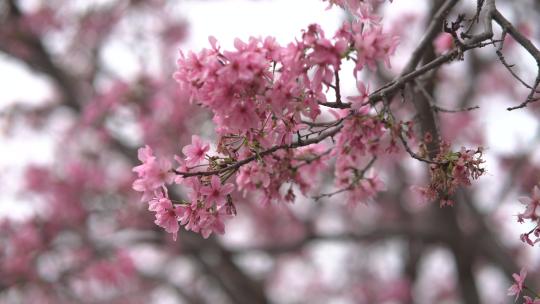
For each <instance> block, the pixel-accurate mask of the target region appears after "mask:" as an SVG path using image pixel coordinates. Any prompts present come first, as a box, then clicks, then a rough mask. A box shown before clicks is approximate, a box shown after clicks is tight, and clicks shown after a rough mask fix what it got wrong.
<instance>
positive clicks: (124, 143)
mask: <svg viewBox="0 0 540 304" xmlns="http://www.w3.org/2000/svg"><path fill="white" fill-rule="evenodd" d="M440 2H441V1H431V0H428V1H407V0H395V1H394V2H393V3H391V4H390V3H386V2H385V3H383V4H381V5H380V6H379V7H378V8H377V9H378V12H379V13H380V15H382V16H383V24H384V29H385V31H388V32H392V33H394V34H396V35H399V36H400V40H401V42H400V46H399V47H398V50H397V53H396V54H395V56H394V57H393V58H392V68H391V69H381V72H379V73H374V72H370V71H364V72H363V73H364V74H365V75H364V77H366V79H371V85H372V86H373V87H378V86H380V85H382V84H384V83H385V81H387V80H388V79H392V78H394V77H396V76H397V75H398V74H399V73H400V71H401V69H402V68H403V66H404V65H405V63H406V61H407V59H408V58H409V56H410V53H411V51H412V50H413V49H414V47H415V45H416V43H417V42H418V41H419V40H420V38H421V36H422V33H423V31H424V30H425V27H426V23H427V22H428V17H429V13H430V11H431V10H432V8H433V6H436V5H440ZM475 5H476V2H475V1H462V3H460V4H459V5H458V6H457V7H456V8H454V10H453V12H452V14H451V15H450V16H451V17H450V18H455V17H456V16H457V14H458V13H466V14H468V15H472V14H474V9H475ZM497 5H498V7H499V9H500V10H501V11H503V12H504V13H505V14H506V16H507V17H508V18H509V19H510V20H511V21H512V22H513V23H514V24H515V25H516V26H517V27H518V28H519V29H520V30H521V31H522V32H524V33H526V34H527V35H528V37H530V38H531V39H532V41H533V42H534V43H535V44H536V45H537V46H538V45H539V44H538V41H539V37H540V31H539V28H538V26H539V24H538V22H537V20H540V16H539V12H540V7H539V6H540V5H539V4H538V1H532V0H531V1H497ZM327 8H328V3H327V2H322V1H316V0H294V1H287V0H274V1H263V0H252V1H247V0H245V1H241V0H231V1H226V0H221V1H216V0H212V1H206V0H200V1H195V0H192V1H187V0H185V1H171V0H170V1H167V0H137V1H135V0H131V1H128V0H117V1H114V0H111V1H106V0H91V1H90V0H69V1H68V0H51V1H39V0H18V1H17V0H4V1H2V2H0V84H1V86H0V131H1V137H0V168H1V170H0V303H210V302H212V303H265V302H270V303H472V302H471V301H470V300H467V299H470V298H471V297H470V296H469V297H468V296H466V295H465V294H468V293H476V298H477V299H479V301H481V302H482V303H512V302H513V301H514V299H513V298H512V297H508V296H507V295H506V290H507V288H508V287H509V285H510V284H511V277H510V275H511V273H513V272H519V269H520V268H521V267H522V266H526V267H527V268H528V269H529V279H530V283H531V284H530V285H531V286H532V287H535V286H538V287H540V284H539V281H538V278H539V276H538V271H537V269H538V262H539V260H538V257H539V252H538V250H537V248H533V247H530V246H528V245H526V244H524V243H522V242H520V240H519V235H520V233H523V232H525V231H528V230H530V229H531V228H532V227H533V226H531V227H529V226H527V225H521V224H518V223H517V221H516V214H518V213H519V212H521V211H522V206H521V205H520V204H519V202H518V201H517V198H518V197H519V196H523V195H526V194H528V193H529V192H530V190H531V188H532V186H533V185H535V184H536V183H538V181H539V177H540V167H539V164H540V155H539V154H538V153H537V149H536V147H537V146H538V143H539V140H540V137H539V136H540V129H539V128H540V125H539V124H538V109H537V107H536V106H535V105H532V106H530V107H528V108H526V109H521V110H518V111H512V112H508V111H506V108H507V107H509V106H515V105H517V104H519V103H521V101H522V100H524V98H525V97H526V96H527V94H528V90H527V89H526V88H524V87H522V86H521V85H520V84H519V83H518V82H517V81H516V80H515V79H514V78H512V76H511V75H510V74H509V73H508V72H507V71H506V70H505V68H504V66H502V65H501V64H500V63H499V62H498V61H497V60H498V59H497V57H496V55H495V51H494V48H493V47H486V48H483V49H479V50H475V51H472V52H471V53H468V54H467V55H466V57H465V60H464V61H460V62H454V63H452V64H450V65H447V66H444V67H443V68H441V69H440V70H438V71H437V72H436V74H435V75H433V77H435V78H436V80H437V86H436V89H435V90H434V93H433V95H434V98H435V99H436V100H437V102H440V104H441V105H444V106H445V107H449V108H461V107H464V106H479V107H480V109H478V110H475V111H467V112H460V113H451V114H450V113H440V114H438V119H439V124H440V128H441V131H442V134H443V138H444V139H446V140H450V141H452V142H453V143H454V145H455V146H457V147H459V146H462V145H464V146H470V145H481V146H484V147H485V148H486V150H485V151H486V154H485V155H486V160H487V163H486V169H487V176H484V177H482V178H481V179H480V180H479V181H477V182H475V183H474V185H473V186H472V187H471V189H469V190H468V191H467V192H465V191H464V192H460V193H459V198H458V199H457V201H456V203H457V204H456V206H455V207H453V208H444V209H440V208H439V206H438V205H436V204H429V203H423V202H421V201H420V200H419V198H418V197H417V196H415V194H414V193H413V192H411V191H410V190H409V189H410V187H411V186H413V185H417V184H421V183H422V182H425V180H426V167H425V166H424V164H422V163H418V162H417V161H415V160H412V159H409V158H407V157H406V155H405V153H402V152H401V153H398V155H395V156H392V157H389V158H388V160H387V161H383V162H382V163H380V164H378V165H377V166H376V167H375V168H374V170H375V171H376V172H377V173H378V174H379V175H380V176H381V177H382V179H383V180H384V181H385V183H386V185H387V191H385V192H383V193H381V194H380V195H379V196H378V197H377V199H376V200H374V201H372V202H369V203H367V204H365V205H360V206H358V207H357V208H355V209H354V210H351V209H350V208H348V207H347V205H346V204H345V203H344V198H343V197H340V196H336V197H332V198H329V199H323V200H319V201H315V200H313V199H311V198H309V197H302V196H301V195H300V194H299V195H298V199H297V200H296V202H295V203H294V204H293V205H290V204H285V203H283V204H273V205H270V206H262V205H260V204H258V202H257V200H256V198H255V197H254V196H250V195H248V196H247V197H245V198H244V199H242V201H241V203H240V204H239V206H238V216H237V217H236V218H234V219H232V220H230V221H229V222H227V224H226V225H227V226H226V230H227V233H226V234H225V235H224V236H212V237H211V238H209V239H207V240H205V239H203V238H202V237H201V236H199V235H195V234H193V233H191V232H184V231H181V232H180V234H179V240H178V241H177V242H173V241H172V238H171V236H170V235H169V234H167V233H165V232H164V231H162V230H161V229H160V228H159V227H157V226H154V224H153V216H152V214H151V213H150V212H149V211H147V210H146V206H145V205H144V204H142V203H140V202H139V200H140V198H139V196H138V194H137V193H135V192H134V191H133V190H132V189H131V183H132V182H133V180H134V178H135V176H134V175H133V173H132V171H131V168H132V167H133V166H134V165H135V164H136V163H137V159H136V149H137V148H138V147H140V146H143V145H144V144H149V145H151V146H152V147H156V148H157V149H158V153H159V154H160V155H164V156H172V155H173V154H175V153H176V154H179V153H180V151H181V147H183V146H184V145H186V144H188V143H189V142H190V138H191V134H199V135H201V136H203V137H206V138H213V137H214V136H215V134H214V130H213V125H212V123H211V120H210V119H211V113H209V112H208V111H206V110H205V109H201V108H199V107H197V106H195V105H192V104H190V103H189V101H188V96H186V95H185V93H183V92H181V91H180V90H179V88H178V87H177V85H176V83H175V82H174V80H173V78H172V74H173V72H174V70H175V68H176V63H175V62H176V58H177V57H178V52H179V50H180V49H182V50H184V51H188V50H195V51H198V50H200V49H201V48H205V47H209V43H208V36H210V35H213V36H215V37H216V38H217V39H218V40H219V42H220V45H221V46H222V47H223V48H224V49H230V48H232V47H233V41H234V39H235V38H240V39H242V40H244V41H245V40H247V39H248V38H249V37H250V36H262V37H265V36H275V37H276V38H277V40H278V42H279V43H280V44H282V45H285V44H287V43H288V42H290V41H292V40H294V39H299V37H300V36H301V30H302V29H305V28H306V27H307V26H308V25H309V24H311V23H319V24H321V26H322V28H323V29H324V31H325V32H326V33H327V34H328V35H329V36H330V35H332V33H333V32H334V31H335V30H337V29H338V28H339V26H340V25H341V23H342V22H343V21H344V20H346V19H347V18H350V16H349V15H348V14H347V13H346V12H345V11H343V10H341V9H340V8H339V7H333V8H331V9H327ZM497 30H498V29H497ZM496 35H500V31H496ZM504 53H505V58H506V59H507V61H508V62H511V63H512V64H515V70H516V71H517V72H518V73H519V74H520V75H521V76H522V77H523V79H524V80H525V81H528V82H529V83H530V82H532V81H533V80H534V77H535V75H536V70H535V68H536V66H535V62H534V60H533V59H532V58H530V56H529V55H528V54H527V53H526V52H524V51H523V50H522V49H520V48H519V47H518V46H516V44H515V43H514V44H512V42H511V41H510V42H508V43H506V46H505V48H504ZM345 71H347V67H345ZM349 71H350V69H349ZM344 73H347V72H344ZM350 76H351V77H343V88H344V92H345V94H346V95H348V96H352V95H355V94H356V92H355V84H354V78H353V77H352V74H350ZM403 107H404V109H403V113H404V114H403V115H405V116H407V115H408V116H409V117H413V118H414V113H413V112H412V111H411V109H409V108H410V106H409V108H407V105H403ZM331 178H332V174H331V171H329V173H326V174H324V176H322V182H321V183H322V186H321V189H329V187H330V184H331ZM327 184H328V185H327ZM445 218H449V219H451V220H445ZM535 283H536V284H535ZM473 299H474V297H473Z"/></svg>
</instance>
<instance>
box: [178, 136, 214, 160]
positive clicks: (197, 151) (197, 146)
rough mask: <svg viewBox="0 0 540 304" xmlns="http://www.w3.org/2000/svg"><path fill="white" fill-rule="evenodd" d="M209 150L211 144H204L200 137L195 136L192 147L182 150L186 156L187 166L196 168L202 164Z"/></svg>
mask: <svg viewBox="0 0 540 304" xmlns="http://www.w3.org/2000/svg"><path fill="white" fill-rule="evenodd" d="M208 150H210V144H208V143H205V142H203V141H202V140H201V138H200V137H199V136H197V135H193V136H192V137H191V145H187V146H185V147H184V148H182V153H184V155H185V156H186V165H187V166H196V165H198V164H199V163H201V162H202V161H203V160H204V158H205V156H206V152H208Z"/></svg>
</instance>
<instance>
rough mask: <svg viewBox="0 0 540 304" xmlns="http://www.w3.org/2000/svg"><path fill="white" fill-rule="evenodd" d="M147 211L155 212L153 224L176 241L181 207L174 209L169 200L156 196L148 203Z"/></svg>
mask: <svg viewBox="0 0 540 304" xmlns="http://www.w3.org/2000/svg"><path fill="white" fill-rule="evenodd" d="M148 210H150V211H154V212H156V220H155V224H156V225H158V226H160V227H162V228H163V229H165V231H167V232H168V233H172V235H173V240H175V241H176V237H177V235H178V229H179V228H180V226H179V224H178V220H179V218H180V217H181V216H182V215H183V213H184V210H183V209H182V207H175V206H173V204H172V202H171V200H170V199H169V198H167V197H164V196H161V197H159V196H158V197H156V198H154V199H153V200H151V201H150V203H149V207H148Z"/></svg>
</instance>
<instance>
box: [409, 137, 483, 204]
mask: <svg viewBox="0 0 540 304" xmlns="http://www.w3.org/2000/svg"><path fill="white" fill-rule="evenodd" d="M482 156H483V152H482V148H478V149H476V150H471V149H466V148H464V147H462V148H461V150H460V151H459V152H452V151H450V150H449V147H448V145H445V144H443V146H442V147H441V152H440V153H439V154H438V155H437V156H436V157H435V159H434V160H433V161H431V164H430V167H429V169H430V175H431V180H430V183H429V185H428V186H427V187H416V188H415V189H416V190H417V191H418V192H419V193H420V195H421V196H422V197H423V198H424V199H426V200H427V201H434V200H437V199H440V205H441V207H442V206H453V205H454V202H453V201H452V200H451V199H450V196H451V195H452V194H454V193H455V191H456V189H457V188H458V187H459V186H470V185H471V180H475V179H478V178H479V177H480V176H482V175H483V174H484V173H485V169H484V168H483V166H482V164H483V163H484V162H485V161H484V160H483V159H482Z"/></svg>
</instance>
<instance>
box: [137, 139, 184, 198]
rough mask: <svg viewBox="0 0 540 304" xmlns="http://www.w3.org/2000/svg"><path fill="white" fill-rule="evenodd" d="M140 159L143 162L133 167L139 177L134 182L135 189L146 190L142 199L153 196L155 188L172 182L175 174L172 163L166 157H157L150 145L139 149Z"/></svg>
mask: <svg viewBox="0 0 540 304" xmlns="http://www.w3.org/2000/svg"><path fill="white" fill-rule="evenodd" d="M138 156H139V160H140V161H142V164H141V165H139V166H136V167H135V168H133V171H134V172H137V175H138V177H139V178H138V179H137V180H135V181H134V182H133V189H134V190H135V191H140V192H144V194H143V198H142V200H143V201H144V200H147V199H149V198H150V197H151V196H152V193H153V191H154V190H156V189H158V188H161V187H163V186H164V185H165V184H171V183H172V182H173V181H174V179H175V174H174V173H173V172H171V169H172V166H171V163H170V162H169V161H167V160H165V159H159V160H158V159H157V158H156V157H155V156H154V155H153V151H152V149H151V148H150V147H149V146H145V147H144V148H140V149H139V154H138Z"/></svg>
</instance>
